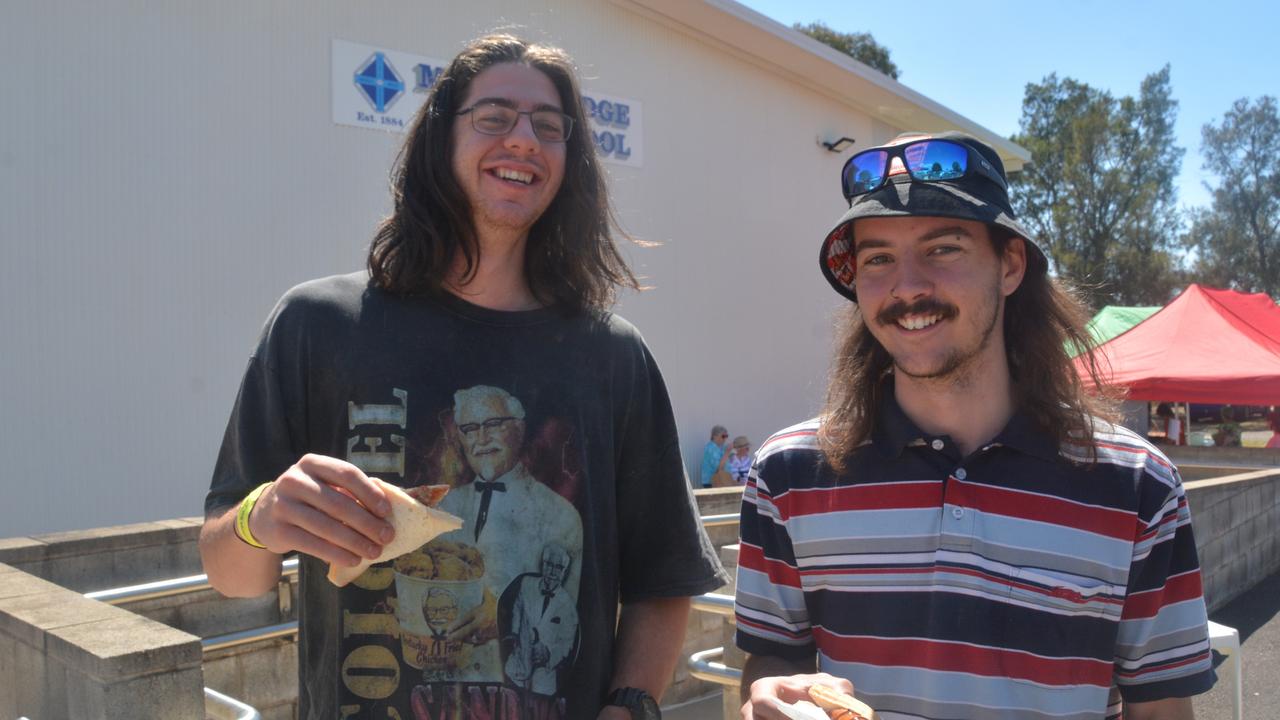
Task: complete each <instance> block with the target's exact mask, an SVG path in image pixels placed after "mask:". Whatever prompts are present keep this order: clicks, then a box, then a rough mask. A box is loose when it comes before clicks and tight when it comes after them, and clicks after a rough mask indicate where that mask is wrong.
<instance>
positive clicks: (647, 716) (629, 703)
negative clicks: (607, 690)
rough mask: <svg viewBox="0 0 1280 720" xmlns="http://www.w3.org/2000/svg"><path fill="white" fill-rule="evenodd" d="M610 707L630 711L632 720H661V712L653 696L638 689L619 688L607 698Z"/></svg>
mask: <svg viewBox="0 0 1280 720" xmlns="http://www.w3.org/2000/svg"><path fill="white" fill-rule="evenodd" d="M609 704H610V705H621V706H622V707H625V708H626V709H627V710H630V711H631V718H632V720H662V710H661V709H659V708H658V703H657V702H655V701H654V699H653V696H651V695H650V694H649V693H647V692H645V691H643V690H640V689H638V688H619V689H617V690H615V691H613V693H612V694H611V695H610V696H609Z"/></svg>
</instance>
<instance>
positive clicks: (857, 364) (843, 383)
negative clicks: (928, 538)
mask: <svg viewBox="0 0 1280 720" xmlns="http://www.w3.org/2000/svg"><path fill="white" fill-rule="evenodd" d="M989 229H990V235H991V243H992V246H993V247H994V248H995V250H996V254H997V256H1002V255H1003V254H1004V253H1005V252H1006V248H1007V247H1008V245H1009V242H1010V241H1011V240H1013V239H1014V238H1015V237H1017V236H1016V235H1014V234H1013V233H1011V232H1009V231H1008V230H1006V229H1005V228H1003V227H1000V226H996V225H992V226H989ZM1028 252H1031V250H1028ZM847 313H848V314H847V315H846V316H845V317H844V318H843V319H842V320H841V330H840V336H839V338H838V340H837V343H836V346H837V348H838V349H837V351H836V356H835V360H834V361H833V363H832V368H831V378H830V381H829V383H828V385H827V401H826V406H825V407H824V408H823V411H822V426H821V429H820V430H819V432H818V442H819V445H820V447H821V448H822V451H823V453H824V455H825V456H826V461H827V463H828V464H829V465H831V467H832V468H833V469H834V470H835V471H836V472H844V471H845V470H846V469H847V468H848V464H849V460H850V459H851V458H852V456H853V453H854V451H856V450H857V449H858V447H859V446H860V445H862V444H864V443H865V442H867V441H868V440H869V439H870V437H871V430H872V426H873V423H874V422H875V416H876V411H877V409H878V408H879V407H880V402H881V400H882V397H883V394H884V392H886V389H887V384H886V383H885V382H884V380H885V378H886V376H887V375H888V374H889V372H890V370H891V369H892V368H893V358H892V357H890V356H889V353H888V351H886V350H885V349H884V346H882V345H881V344H880V343H879V341H877V340H876V339H875V337H874V336H873V335H872V334H871V331H870V330H869V329H868V328H867V324H866V321H865V319H864V318H863V317H862V314H861V313H860V312H859V310H858V307H857V306H856V305H855V306H852V307H850V308H849V309H848V311H847ZM1088 320H1089V314H1088V310H1087V309H1086V308H1085V306H1084V305H1083V304H1082V303H1081V302H1080V301H1079V300H1078V299H1077V298H1076V296H1075V295H1074V293H1072V292H1071V291H1070V290H1069V289H1068V288H1066V287H1064V286H1063V285H1062V284H1061V283H1060V282H1059V281H1058V280H1056V279H1054V278H1051V277H1049V276H1048V275H1047V274H1046V273H1045V272H1043V271H1041V270H1038V269H1037V271H1034V272H1033V271H1032V270H1030V269H1028V271H1027V273H1026V276H1025V277H1023V279H1022V284H1021V285H1019V286H1018V289H1017V290H1014V291H1013V293H1012V294H1011V295H1009V297H1008V298H1007V299H1006V301H1005V306H1004V342H1005V355H1006V357H1007V358H1008V361H1009V372H1010V374H1011V375H1012V377H1013V391H1014V406H1015V407H1016V408H1017V409H1018V410H1019V411H1021V412H1023V413H1025V414H1026V415H1027V416H1028V417H1029V418H1030V419H1031V421H1032V422H1033V423H1035V425H1036V427H1037V428H1039V429H1040V430H1041V431H1042V432H1045V433H1047V434H1049V435H1050V436H1052V437H1053V438H1054V439H1056V440H1057V441H1058V442H1059V444H1061V443H1065V442H1071V443H1080V444H1083V445H1084V447H1085V450H1086V455H1087V456H1088V457H1090V458H1093V457H1094V456H1095V455H1094V453H1093V452H1092V446H1093V421H1092V418H1101V419H1104V420H1115V418H1116V413H1115V400H1114V394H1113V391H1111V390H1110V389H1109V387H1108V385H1107V384H1106V383H1105V382H1104V381H1103V380H1102V377H1103V373H1102V369H1101V367H1100V365H1099V360H1098V358H1097V356H1095V354H1094V353H1093V351H1092V348H1093V345H1094V343H1093V341H1092V340H1091V339H1090V337H1089V334H1088V332H1087V331H1086V330H1085V323H1086V322H1088ZM1073 351H1079V352H1080V354H1079V356H1078V357H1079V359H1080V362H1082V363H1083V364H1084V367H1085V368H1086V370H1087V374H1088V375H1089V377H1090V382H1089V383H1084V382H1082V381H1081V379H1080V376H1079V375H1078V374H1077V373H1076V369H1075V367H1074V361H1073V359H1072V356H1071V353H1072V352H1073Z"/></svg>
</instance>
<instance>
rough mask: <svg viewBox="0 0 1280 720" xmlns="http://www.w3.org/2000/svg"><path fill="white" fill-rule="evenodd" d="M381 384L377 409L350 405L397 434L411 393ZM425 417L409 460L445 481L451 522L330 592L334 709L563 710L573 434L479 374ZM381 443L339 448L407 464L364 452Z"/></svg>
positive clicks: (570, 612) (573, 564) (577, 561)
mask: <svg viewBox="0 0 1280 720" xmlns="http://www.w3.org/2000/svg"><path fill="white" fill-rule="evenodd" d="M393 395H394V397H395V398H396V399H397V400H398V401H399V403H400V404H399V405H398V406H395V408H392V407H391V406H388V407H387V408H386V411H385V412H381V413H379V412H378V411H377V410H375V409H373V408H374V407H375V406H368V405H358V404H356V403H350V404H349V412H351V413H353V414H354V413H357V412H359V413H362V418H363V419H364V421H365V423H366V424H367V422H368V419H369V418H373V417H379V418H383V419H385V420H386V421H387V422H388V424H394V425H396V426H397V427H393V428H391V431H392V432H395V431H397V430H398V431H399V432H401V433H405V432H406V427H405V424H406V423H407V422H408V420H407V418H408V417H409V416H410V413H409V411H408V408H409V403H410V398H409V397H408V394H407V393H406V392H405V391H403V390H395V391H393ZM393 409H394V410H395V411H393ZM424 417H427V418H432V419H433V420H434V421H435V422H436V423H437V424H438V429H437V428H432V430H433V431H435V432H438V437H437V439H436V440H434V441H433V442H431V443H430V444H429V447H428V448H427V451H426V453H425V457H413V456H412V455H411V456H410V457H409V458H408V465H410V466H421V468H422V470H421V474H422V475H423V476H424V477H423V479H424V480H425V482H428V483H433V484H435V483H444V484H448V485H450V486H451V490H450V491H449V494H448V495H446V496H445V498H444V500H443V501H442V502H441V503H440V506H439V507H440V509H442V510H444V511H446V512H449V513H451V514H453V515H456V516H458V517H459V518H461V519H462V521H463V525H462V527H461V528H460V529H459V530H456V531H454V532H450V533H447V534H445V535H442V536H440V537H439V538H436V539H435V540H433V541H431V542H430V543H427V544H426V545H424V546H423V547H421V548H419V549H418V550H416V551H414V552H412V553H409V554H408V555H405V556H402V557H400V558H398V559H396V560H394V561H392V562H391V563H388V564H385V565H382V566H374V567H372V568H370V569H369V570H368V571H367V572H366V573H365V574H364V575H362V576H361V577H360V578H358V579H357V580H355V581H354V582H353V583H352V585H351V586H350V588H349V589H343V590H342V591H341V592H342V593H343V602H342V605H343V607H344V608H346V609H345V610H344V612H343V613H342V620H341V622H342V630H341V637H342V656H343V660H342V681H343V688H342V690H341V697H342V713H341V716H342V717H379V718H381V717H400V718H403V719H404V720H410V719H411V718H412V719H413V720H438V719H441V718H449V719H456V718H468V719H469V718H477V719H479V718H493V719H494V720H497V719H498V718H503V719H505V718H537V719H538V720H544V719H545V720H555V719H556V718H563V717H565V714H566V713H565V707H566V703H565V698H564V694H565V693H564V691H565V688H564V687H563V685H562V678H563V672H564V671H565V670H566V669H567V668H569V667H570V666H571V665H572V664H573V662H574V660H575V658H576V654H577V649H578V644H579V638H580V635H579V622H578V608H577V601H578V588H579V583H580V581H581V574H582V569H581V564H582V563H581V560H582V520H581V516H580V514H579V511H578V509H577V508H576V507H575V505H574V494H575V493H574V491H575V490H576V488H577V487H578V482H577V481H578V479H579V478H578V476H579V475H580V474H581V473H580V471H579V470H578V468H577V467H576V464H573V463H572V462H571V459H573V458H577V457H579V452H578V450H579V448H576V447H574V444H573V439H574V435H575V433H574V432H573V431H572V430H571V429H570V424H569V423H568V422H567V421H566V420H564V419H563V418H556V417H550V418H542V419H541V420H540V422H539V427H536V428H534V427H530V426H529V422H528V418H527V417H526V412H525V407H524V404H523V403H522V402H521V400H520V399H519V398H517V397H515V396H514V395H512V394H511V393H509V392H507V391H506V390H504V389H502V388H499V387H495V386H490V385H475V386H471V387H467V388H463V389H460V390H458V391H457V392H455V393H454V394H453V404H452V407H449V408H440V409H439V410H437V411H436V412H434V413H431V414H426V415H424ZM415 419H416V418H415ZM428 421H429V422H430V421H431V420H428ZM353 423H354V417H353ZM352 427H355V426H354V425H353V426H352ZM435 432H432V433H431V434H432V435H434V434H435ZM535 437H536V438H537V442H533V441H532V440H533V438H535ZM388 439H389V440H390V441H391V443H390V444H391V445H392V446H393V447H397V448H398V449H400V450H402V451H403V450H404V448H405V443H404V441H403V439H402V440H400V441H399V443H397V442H396V440H395V439H392V438H388ZM380 444H381V443H378V442H374V443H372V447H370V443H369V442H368V441H367V439H365V441H364V442H362V443H349V444H348V450H349V453H348V459H349V460H350V461H352V462H353V463H355V464H357V465H360V464H362V462H364V461H372V462H375V463H376V464H377V465H378V466H379V467H381V468H382V469H383V471H384V472H385V471H386V470H392V471H393V472H394V470H393V469H400V468H404V467H405V462H404V460H403V459H402V460H399V461H395V460H392V459H391V458H389V457H386V456H387V455H390V453H376V452H375V451H376V450H377V449H378V447H377V446H378V445H380ZM413 451H414V448H413V447H412V446H410V448H409V452H411V453H412V452H413ZM571 465H572V466H571ZM531 468H537V472H538V473H541V474H543V475H545V477H539V476H538V474H535V471H534V470H532V469H531ZM370 474H375V475H376V474H377V471H376V470H375V471H371V472H370ZM384 479H387V480H389V481H396V480H399V479H400V478H393V477H384ZM412 484H417V482H416V481H415V482H414V483H412ZM379 636H381V637H379Z"/></svg>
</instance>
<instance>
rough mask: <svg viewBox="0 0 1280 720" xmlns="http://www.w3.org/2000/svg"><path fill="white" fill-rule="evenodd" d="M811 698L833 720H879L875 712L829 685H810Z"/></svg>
mask: <svg viewBox="0 0 1280 720" xmlns="http://www.w3.org/2000/svg"><path fill="white" fill-rule="evenodd" d="M809 697H811V698H813V702H814V704H816V705H817V706H818V707H820V708H822V709H823V710H826V711H827V714H828V715H830V716H831V720H878V718H877V717H876V712H875V710H872V709H871V708H870V707H869V706H868V705H867V704H866V703H864V702H862V701H861V700H859V699H858V698H856V697H854V696H852V695H846V694H845V693H842V692H840V691H839V690H836V689H835V688H833V687H830V686H828V685H810V686H809Z"/></svg>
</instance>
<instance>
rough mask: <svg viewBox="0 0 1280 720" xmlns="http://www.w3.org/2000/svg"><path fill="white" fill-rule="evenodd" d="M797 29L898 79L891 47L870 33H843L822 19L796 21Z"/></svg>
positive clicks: (795, 26)
mask: <svg viewBox="0 0 1280 720" xmlns="http://www.w3.org/2000/svg"><path fill="white" fill-rule="evenodd" d="M792 27H794V28H795V29H796V30H799V31H800V32H802V33H804V34H805V35H808V36H809V37H811V38H813V39H814V40H817V41H818V42H820V43H822V44H823V45H829V46H831V47H833V48H835V49H836V50H839V51H840V52H842V53H844V54H845V55H848V56H849V57H851V58H853V59H854V60H857V61H858V62H860V63H862V64H863V65H866V66H868V67H871V68H874V69H876V70H879V71H880V72H882V73H884V74H885V75H888V76H889V77H891V78H893V79H894V80H897V79H898V66H897V65H894V64H893V61H892V60H890V59H889V48H887V47H885V46H883V45H881V44H880V43H878V42H876V39H875V38H873V37H871V35H870V33H843V32H840V31H839V30H833V29H831V28H829V27H827V26H826V24H825V23H823V22H821V21H817V22H811V23H809V24H808V25H804V24H801V23H796V24H795V25H793V26H792Z"/></svg>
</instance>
